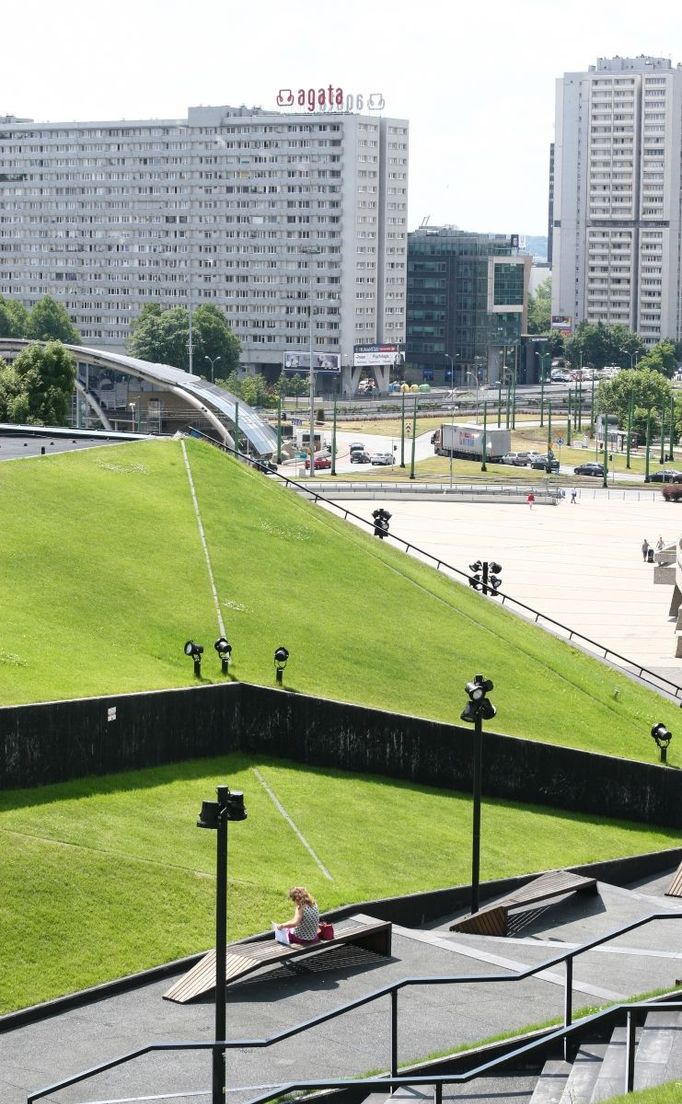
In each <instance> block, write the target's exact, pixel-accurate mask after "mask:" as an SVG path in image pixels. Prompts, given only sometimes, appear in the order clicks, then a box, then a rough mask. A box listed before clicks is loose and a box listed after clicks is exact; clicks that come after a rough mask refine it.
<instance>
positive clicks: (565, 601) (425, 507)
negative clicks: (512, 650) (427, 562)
mask: <svg viewBox="0 0 682 1104" xmlns="http://www.w3.org/2000/svg"><path fill="white" fill-rule="evenodd" d="M341 505H342V506H343V507H347V508H349V509H351V510H353V511H354V512H355V513H356V514H358V515H360V516H361V517H363V518H366V519H367V520H368V521H371V516H372V511H373V510H375V509H376V508H377V507H378V506H383V507H385V508H386V509H388V510H389V511H390V513H391V514H392V518H391V523H390V531H391V533H394V534H396V535H397V536H400V537H402V538H404V539H405V540H407V541H410V542H414V544H415V545H416V546H417V547H418V548H421V549H423V550H424V551H426V552H430V553H431V554H432V555H434V556H437V557H438V558H439V559H442V560H443V561H445V562H446V563H448V564H451V565H452V566H453V567H456V568H459V569H460V570H462V571H466V572H467V573H468V572H469V566H468V565H469V564H471V563H474V562H475V561H476V560H497V561H498V562H499V563H500V564H501V565H502V572H501V577H502V588H501V589H502V591H503V592H504V593H506V594H508V595H509V596H510V597H513V598H516V599H517V600H519V601H521V602H524V603H526V604H527V605H529V606H531V607H533V609H535V610H538V611H540V612H541V613H544V614H547V615H548V616H549V617H552V618H554V619H555V620H556V621H559V622H561V624H563V625H566V626H568V627H569V628H570V629H576V630H578V631H579V632H581V633H582V634H584V635H585V636H587V637H590V638H591V639H592V640H594V641H596V642H597V643H598V644H602V645H604V646H606V647H608V648H610V649H611V650H613V651H614V652H618V653H620V654H621V655H623V656H625V657H626V658H628V659H631V660H632V661H633V662H634V663H637V664H641V665H643V666H645V667H648V668H650V669H652V670H654V671H655V672H657V673H658V674H661V675H663V676H665V677H666V678H668V679H670V680H671V681H673V682H675V683H676V684H678V685H682V659H676V658H675V648H676V633H675V624H676V621H675V619H674V618H671V617H670V616H669V607H670V601H671V598H672V593H673V588H672V586H667V585H654V582H653V577H654V565H653V564H649V563H644V562H643V559H642V552H641V546H642V541H643V539H644V538H645V537H646V539H647V540H648V541H649V543H650V544H652V545H655V544H656V542H657V541H658V539H659V537H661V536H662V537H663V540H664V542H665V543H666V545H668V544H673V543H675V544H676V543H677V542H678V541H679V539H680V536H681V535H682V506H678V505H677V504H676V503H668V502H665V500H664V499H663V496H662V495H661V493H660V489H656V490H655V489H653V488H652V489H646V490H644V489H642V490H639V491H634V490H633V491H630V490H626V491H618V490H609V491H604V490H603V489H602V488H600V487H599V488H597V487H595V488H592V487H585V486H584V485H583V486H581V487H580V488H579V492H578V501H577V503H576V504H575V505H573V504H572V503H571V495H570V488H568V489H567V494H566V498H564V499H563V500H562V501H561V503H560V505H558V506H548V505H540V504H536V505H535V506H534V507H533V508H532V509H531V508H529V506H528V505H526V503H517V504H507V503H504V502H495V501H488V500H486V501H480V502H470V503H466V502H452V501H448V500H447V498H446V497H445V496H438V495H436V496H424V499H422V500H420V501H411V500H409V498H407V497H401V496H398V495H395V496H394V497H391V496H390V492H387V493H386V495H385V496H383V497H381V498H379V497H377V498H376V499H373V500H369V501H368V500H357V501H355V502H352V501H350V500H348V499H344V500H343V502H342V503H341Z"/></svg>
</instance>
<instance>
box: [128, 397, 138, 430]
mask: <svg viewBox="0 0 682 1104" xmlns="http://www.w3.org/2000/svg"><path fill="white" fill-rule="evenodd" d="M128 406H129V407H130V428H131V432H132V433H134V432H135V413H136V408H135V403H134V402H132V403H128Z"/></svg>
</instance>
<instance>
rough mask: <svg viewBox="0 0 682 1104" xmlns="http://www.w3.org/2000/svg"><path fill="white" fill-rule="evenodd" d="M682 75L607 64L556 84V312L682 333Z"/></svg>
mask: <svg viewBox="0 0 682 1104" xmlns="http://www.w3.org/2000/svg"><path fill="white" fill-rule="evenodd" d="M681 127H682V70H681V69H680V67H679V66H677V67H675V68H673V66H672V64H671V62H670V61H668V60H667V59H665V58H653V57H644V56H642V57H638V58H618V57H617V58H600V59H599V60H598V61H597V64H596V65H593V66H590V67H589V69H588V70H587V72H584V73H566V74H565V75H564V77H563V78H562V79H560V80H559V81H558V82H557V100H556V135H555V174H554V211H553V214H554V218H553V223H554V225H553V247H552V274H553V280H552V284H553V294H552V313H553V314H554V315H555V316H557V317H565V318H567V319H570V321H571V322H572V324H573V325H575V324H576V323H578V322H581V321H587V322H591V323H597V322H603V323H606V324H615V323H622V324H624V325H626V326H628V327H630V328H631V329H632V330H635V331H636V332H637V333H638V334H639V335H640V336H641V337H642V339H643V340H644V341H645V342H647V343H648V344H654V343H655V342H657V341H660V340H662V339H665V338H673V339H674V340H679V339H680V338H681V337H682V310H681V298H680V297H681V282H680V268H681V244H680V227H681V223H680V202H681V194H680V183H681V181H680V158H681V156H682V136H681Z"/></svg>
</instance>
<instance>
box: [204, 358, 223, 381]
mask: <svg viewBox="0 0 682 1104" xmlns="http://www.w3.org/2000/svg"><path fill="white" fill-rule="evenodd" d="M204 360H207V361H208V363H209V364H210V365H211V383H215V366H216V364H217V363H218V361H219V360H220V357H219V356H217V357H210V356H208V355H207V354H205V355H204Z"/></svg>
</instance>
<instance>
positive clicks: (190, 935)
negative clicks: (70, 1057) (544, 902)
mask: <svg viewBox="0 0 682 1104" xmlns="http://www.w3.org/2000/svg"><path fill="white" fill-rule="evenodd" d="M254 768H255V769H254ZM255 770H257V771H258V772H259V773H260V774H261V776H262V777H263V778H264V780H265V782H266V783H267V785H268V787H269V788H270V789H271V790H272V791H273V792H274V793H275V794H276V796H277V798H278V800H279V801H280V802H281V803H282V805H283V806H284V808H285V809H286V810H287V812H288V813H289V815H290V816H291V817H292V818H293V820H294V822H295V823H296V825H297V826H298V828H299V830H300V831H301V832H302V834H303V836H304V837H305V839H306V840H307V841H308V843H309V844H310V846H311V847H312V848H313V850H314V851H315V853H316V854H317V855H318V856H319V859H320V860H321V862H322V863H323V864H324V866H325V867H326V868H327V869H328V871H329V872H330V874H331V875H332V878H333V880H332V881H330V880H328V879H327V878H326V877H325V876H324V875H323V874H322V871H321V870H320V868H319V867H318V865H317V864H316V863H315V861H314V860H313V858H312V857H311V855H310V853H309V851H308V850H307V849H306V848H305V847H304V846H303V844H302V843H301V841H300V839H299V838H298V837H297V836H296V835H295V833H294V832H293V830H292V829H291V827H290V825H289V824H288V823H287V822H286V821H285V819H284V818H283V817H282V815H281V813H280V812H279V811H278V810H277V808H276V807H275V805H274V804H273V802H272V800H271V798H270V797H269V795H268V794H267V792H266V790H265V789H264V788H263V786H262V785H261V783H260V781H259V779H258V777H257V774H256V773H255ZM225 781H227V782H229V784H230V785H231V787H232V788H233V789H242V790H243V791H244V793H245V802H246V807H247V811H248V818H247V820H246V821H244V822H241V823H237V824H233V825H231V826H230V829H229V916H230V932H229V935H230V938H231V939H236V938H239V937H241V936H244V935H247V934H250V933H254V932H257V931H262V930H266V929H267V928H269V926H270V921H271V920H272V919H286V918H288V916H289V913H290V903H289V902H288V901H287V897H286V893H287V889H288V888H289V887H290V886H291V885H293V884H300V883H302V884H305V885H307V886H309V888H310V889H311V890H312V892H314V894H315V896H316V897H317V898H318V900H319V902H320V905H321V907H322V909H323V910H328V909H331V908H334V907H335V906H339V905H342V904H346V903H351V902H360V901H363V900H368V899H373V898H376V897H385V896H392V895H394V894H402V893H408V892H413V891H417V890H426V889H431V888H437V887H443V886H448V885H456V884H464V883H466V882H467V881H468V880H469V877H470V854H471V842H470V841H471V798H470V796H468V795H466V794H460V793H452V792H448V791H445V790H438V789H432V788H429V787H426V786H417V785H411V784H407V783H397V782H393V781H390V780H387V779H385V778H379V777H371V776H370V777H367V776H362V777H361V776H358V775H354V774H349V773H344V772H342V771H336V770H309V769H306V768H303V767H301V766H298V765H295V764H291V763H288V762H286V761H273V760H269V759H254V758H249V757H246V756H243V755H232V756H229V757H225V758H221V759H215V760H203V761H194V762H189V763H184V764H179V765H178V764H174V765H172V766H168V767H163V768H156V769H150V770H145V771H139V772H134V773H129V774H120V775H110V776H106V777H103V778H97V779H93V778H89V779H84V780H81V781H78V782H71V783H65V784H60V785H54V786H46V787H41V788H39V789H35V790H26V791H23V790H22V791H15V792H5V793H3V794H0V884H1V885H2V888H3V891H2V897H1V899H0V941H1V944H2V949H3V961H4V963H5V965H6V968H5V969H4V970H3V971H2V972H1V973H0V1013H4V1012H8V1011H10V1010H12V1009H16V1008H19V1007H24V1006H26V1005H29V1004H33V1003H36V1002H38V1001H41V1000H45V999H48V998H51V997H55V996H58V995H59V994H62V993H65V992H71V991H75V990H77V989H80V988H83V987H85V986H89V985H93V984H97V983H99V982H103V981H106V980H107V979H111V978H115V977H119V976H122V975H124V974H126V973H129V972H132V971H136V970H140V969H143V968H146V967H150V966H153V965H157V964H159V963H161V962H165V961H170V960H173V959H175V958H177V957H180V956H183V955H186V954H192V953H196V952H198V951H201V950H203V949H205V948H207V947H209V946H211V945H212V944H213V939H214V900H215V839H216V837H215V834H214V833H212V832H208V831H201V830H198V829H197V828H196V827H195V824H196V817H197V814H198V812H199V809H200V807H201V802H202V800H204V799H213V798H214V797H215V786H216V785H217V784H219V783H222V782H225ZM681 836H682V832H671V831H662V830H658V829H647V828H644V827H641V826H634V825H628V824H625V823H618V822H613V823H609V822H600V823H593V822H590V820H589V819H588V818H586V817H583V816H579V815H571V814H566V813H561V814H559V813H557V812H554V811H553V810H550V809H542V808H536V807H522V806H520V805H514V804H511V803H506V802H502V801H496V800H485V801H484V802H483V811H482V842H481V877H482V879H483V880H489V879H492V878H498V877H504V876H508V875H512V874H518V873H524V872H533V871H535V870H542V869H545V868H549V867H554V866H563V865H574V864H577V863H584V862H590V861H596V860H599V859H605V858H609V857H615V856H620V855H629V854H637V853H640V852H647V851H653V850H658V849H661V848H667V847H674V846H676V845H678V842H679V839H680V837H681ZM369 839H371V841H372V844H371V847H368V845H367V841H368V840H369Z"/></svg>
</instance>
